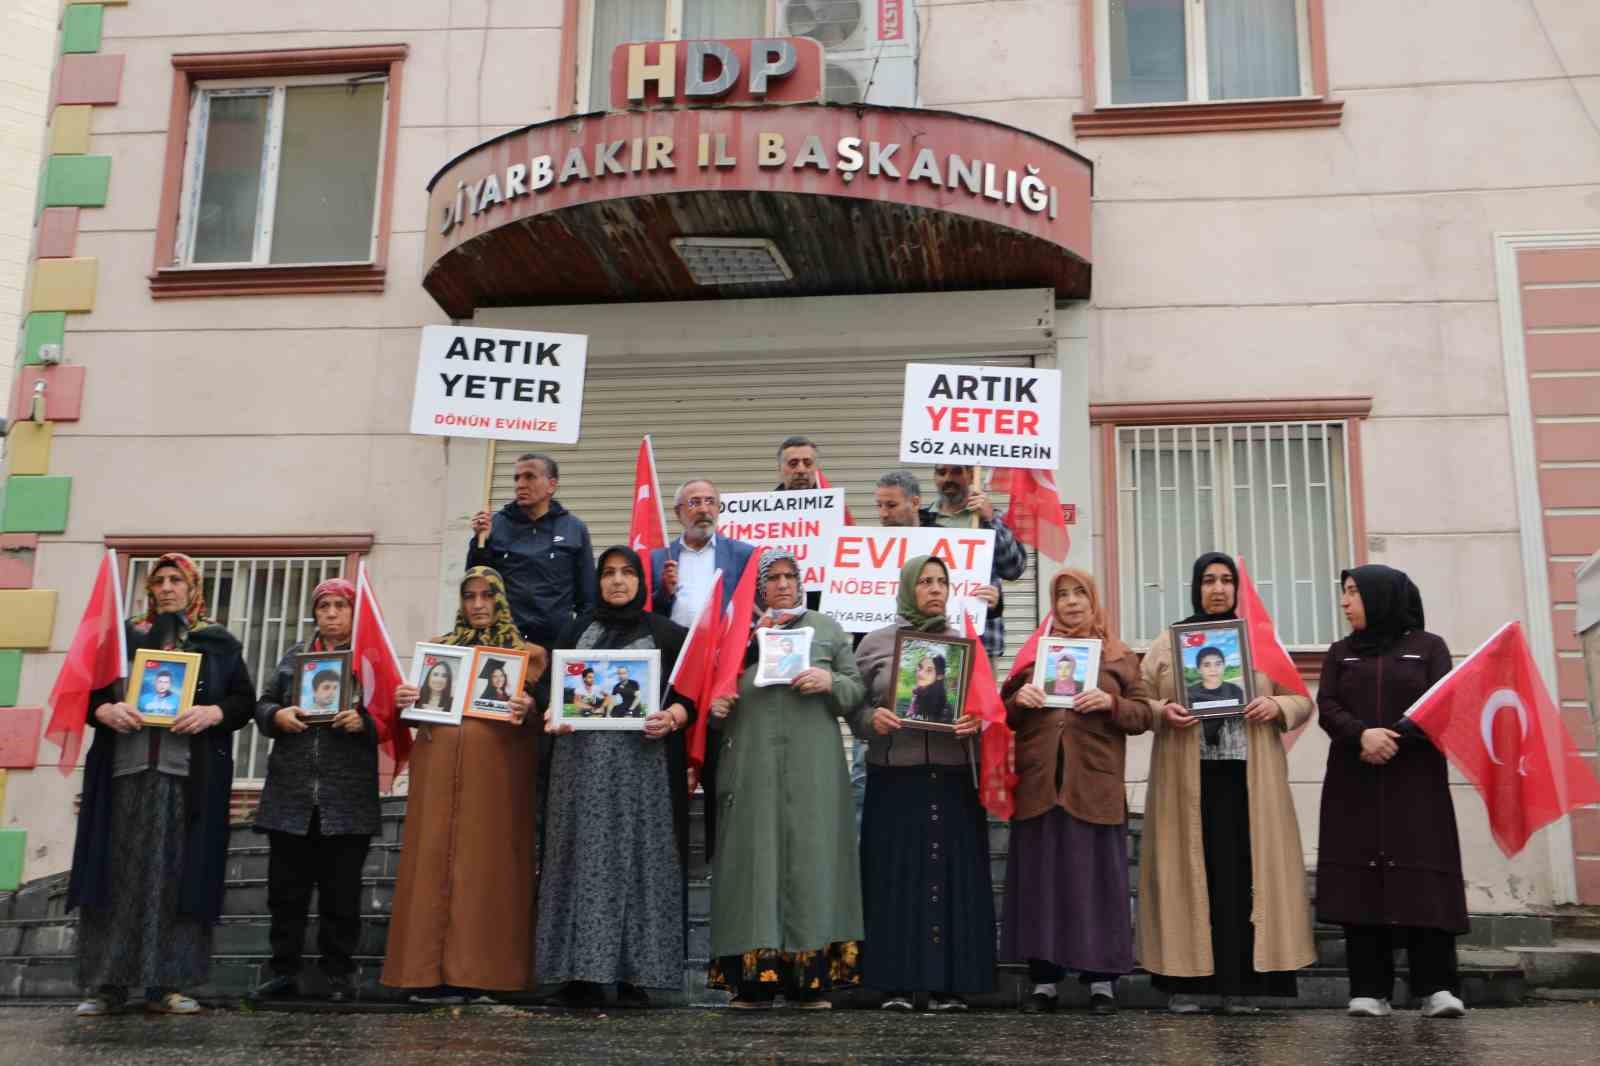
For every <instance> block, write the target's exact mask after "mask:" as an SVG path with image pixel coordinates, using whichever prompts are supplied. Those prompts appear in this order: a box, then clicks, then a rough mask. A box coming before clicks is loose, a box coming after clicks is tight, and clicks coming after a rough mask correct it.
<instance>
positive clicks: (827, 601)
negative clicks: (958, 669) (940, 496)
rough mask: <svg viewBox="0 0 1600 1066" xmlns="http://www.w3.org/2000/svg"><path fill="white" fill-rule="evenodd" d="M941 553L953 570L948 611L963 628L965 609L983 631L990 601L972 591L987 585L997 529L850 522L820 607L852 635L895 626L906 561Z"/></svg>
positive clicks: (834, 553) (836, 546)
mask: <svg viewBox="0 0 1600 1066" xmlns="http://www.w3.org/2000/svg"><path fill="white" fill-rule="evenodd" d="M919 555H936V556H938V557H939V558H940V559H942V560H944V565H945V566H946V567H948V568H949V570H950V599H949V601H948V602H947V603H946V604H945V614H947V615H948V616H949V618H950V624H951V625H952V626H954V627H955V628H956V629H958V630H962V629H963V628H964V625H965V623H963V622H962V621H961V616H962V614H963V613H966V614H970V615H972V621H973V624H974V625H976V626H977V627H978V628H979V629H980V630H981V629H982V628H983V624H984V622H985V620H986V619H987V618H988V616H989V605H988V604H986V603H984V602H983V601H982V600H980V599H978V597H977V596H975V595H974V594H973V590H974V589H976V588H977V587H978V586H979V585H987V584H988V583H989V577H990V574H991V571H992V570H993V568H994V530H992V529H943V528H940V527H937V526H910V527H887V528H878V529H872V528H865V527H862V526H848V527H846V528H844V529H841V530H840V531H839V532H838V533H837V534H835V535H834V538H833V543H832V544H831V546H830V549H829V551H828V556H827V563H828V581H827V584H826V585H824V586H823V587H822V604H821V611H822V613H823V614H825V615H828V616H829V617H830V618H832V619H833V620H834V621H835V622H838V623H839V625H840V626H842V627H844V629H845V630H846V631H848V632H851V633H870V632H871V631H872V630H874V629H882V628H883V627H884V626H887V625H893V624H894V619H895V614H896V611H895V607H896V605H897V603H898V601H899V598H900V570H901V568H902V567H904V566H905V565H906V560H907V559H914V558H916V557H917V556H919Z"/></svg>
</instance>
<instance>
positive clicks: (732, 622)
mask: <svg viewBox="0 0 1600 1066" xmlns="http://www.w3.org/2000/svg"><path fill="white" fill-rule="evenodd" d="M766 551H767V549H766V547H765V546H762V547H758V548H756V550H755V551H753V552H751V553H750V561H749V562H747V563H745V564H744V573H743V574H741V575H739V583H738V584H737V585H735V586H734V587H733V598H732V599H730V600H729V601H728V609H727V611H725V612H724V613H723V619H724V620H723V628H722V639H721V640H719V641H718V642H717V669H716V671H715V672H714V673H713V674H712V675H711V688H710V689H709V690H708V691H707V692H706V694H705V698H706V709H707V712H708V713H709V711H710V708H711V701H712V700H714V699H716V698H717V697H718V696H736V695H738V693H739V675H740V674H741V673H742V672H743V671H744V653H745V649H746V648H748V647H749V646H750V634H751V632H752V631H753V630H754V629H755V622H756V619H755V613H756V576H757V575H758V574H759V573H760V572H761V557H762V556H763V555H765V554H766Z"/></svg>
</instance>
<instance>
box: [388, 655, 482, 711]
mask: <svg viewBox="0 0 1600 1066" xmlns="http://www.w3.org/2000/svg"><path fill="white" fill-rule="evenodd" d="M471 666H472V649H471V648H461V647H456V646H455V645H452V644H428V643H425V642H424V643H419V644H418V645H417V650H416V652H415V653H414V654H413V655H412V657H411V684H412V685H414V686H415V687H416V689H417V693H418V695H417V702H416V703H414V704H412V705H411V706H410V707H407V708H406V709H405V710H404V711H403V712H401V714H400V717H401V719H402V720H404V721H407V722H430V723H432V724H434V725H460V724H461V713H462V712H463V711H465V710H466V707H467V691H468V688H469V686H468V684H467V671H468V669H470V668H471Z"/></svg>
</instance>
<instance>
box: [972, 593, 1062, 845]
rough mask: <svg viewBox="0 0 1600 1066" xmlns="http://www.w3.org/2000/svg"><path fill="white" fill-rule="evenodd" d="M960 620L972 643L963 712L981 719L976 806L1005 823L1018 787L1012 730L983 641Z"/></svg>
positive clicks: (976, 631) (1046, 620) (1010, 813)
mask: <svg viewBox="0 0 1600 1066" xmlns="http://www.w3.org/2000/svg"><path fill="white" fill-rule="evenodd" d="M962 619H963V620H964V621H965V623H966V627H967V637H968V638H969V639H971V641H972V676H971V678H970V679H969V680H968V681H967V703H966V707H965V711H966V713H967V714H970V715H973V716H975V717H977V718H981V719H983V734H982V736H981V737H980V738H979V752H980V754H979V761H980V763H981V764H982V768H981V771H980V773H979V788H978V802H980V803H982V804H983V806H984V809H985V810H987V811H988V812H989V813H990V814H991V815H993V816H994V817H996V818H999V819H1001V820H1008V819H1010V817H1011V815H1012V813H1013V812H1014V811H1015V809H1016V803H1015V801H1014V800H1013V798H1012V794H1013V792H1015V790H1016V787H1017V774H1016V771H1015V769H1014V768H1013V767H1012V766H1011V740H1012V733H1011V727H1010V726H1009V725H1007V724H1006V707H1005V704H1004V703H1002V702H1001V700H1000V691H999V689H998V688H997V687H996V686H995V683H994V668H993V667H992V666H990V665H989V654H988V652H986V651H984V650H983V640H982V638H981V637H980V636H979V634H978V630H977V628H976V627H975V626H974V625H973V624H972V616H971V615H970V614H967V613H966V612H962ZM1044 624H1045V625H1046V626H1048V625H1049V624H1050V620H1049V619H1048V618H1046V619H1045V622H1044ZM1035 645H1037V641H1035Z"/></svg>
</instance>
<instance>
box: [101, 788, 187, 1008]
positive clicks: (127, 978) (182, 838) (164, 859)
mask: <svg viewBox="0 0 1600 1066" xmlns="http://www.w3.org/2000/svg"><path fill="white" fill-rule="evenodd" d="M188 827H189V782H188V781H187V780H185V779H184V778H181V777H172V776H169V775H167V774H161V773H157V772H156V771H154V770H146V771H144V772H143V773H139V774H130V775H127V776H124V777H118V778H114V779H113V780H112V782H111V832H112V840H111V863H110V868H111V869H114V870H116V871H117V885H118V890H117V891H116V892H113V893H112V898H111V903H110V904H109V905H108V906H106V907H83V908H80V912H79V917H78V980H79V983H80V984H82V985H83V987H84V988H85V990H87V991H89V992H95V991H97V990H99V989H101V988H121V989H131V990H133V991H134V992H135V993H138V992H139V991H140V990H160V991H180V990H185V989H192V988H194V987H195V986H197V985H202V984H204V983H205V981H206V978H207V977H209V976H210V974H211V927H210V926H209V925H206V924H204V923H203V922H201V921H199V920H198V919H195V918H187V917H183V916H181V915H179V914H178V885H179V882H180V881H181V880H182V875H183V867H184V861H185V859H186V858H187V855H186V853H187V852H188V850H189V849H188Z"/></svg>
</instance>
